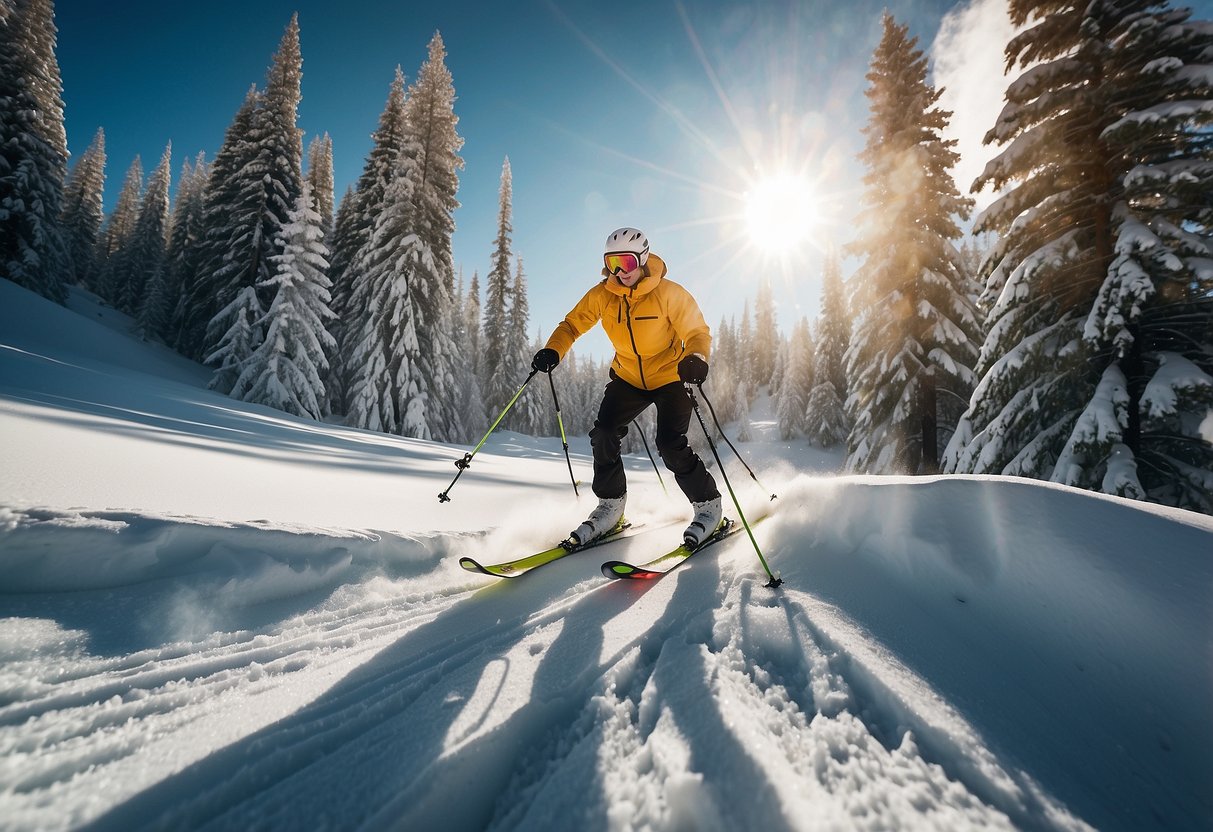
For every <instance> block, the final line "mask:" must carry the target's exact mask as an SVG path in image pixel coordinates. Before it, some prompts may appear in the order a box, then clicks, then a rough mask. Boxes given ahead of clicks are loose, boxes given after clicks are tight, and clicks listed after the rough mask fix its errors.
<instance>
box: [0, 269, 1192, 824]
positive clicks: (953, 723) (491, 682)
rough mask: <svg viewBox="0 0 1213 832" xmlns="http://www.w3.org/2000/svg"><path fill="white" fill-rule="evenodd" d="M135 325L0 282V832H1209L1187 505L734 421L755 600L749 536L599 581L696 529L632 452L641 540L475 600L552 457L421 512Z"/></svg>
mask: <svg viewBox="0 0 1213 832" xmlns="http://www.w3.org/2000/svg"><path fill="white" fill-rule="evenodd" d="M128 324H129V322H128V321H127V320H126V319H124V318H123V317H122V316H120V315H117V313H114V312H112V311H111V310H107V309H105V308H104V307H101V306H100V305H98V304H97V303H96V302H95V300H94V299H92V298H90V297H89V296H88V295H86V294H83V293H79V292H77V293H76V294H75V295H74V296H73V298H72V302H71V309H70V310H68V309H63V308H60V307H57V306H54V305H53V304H50V303H47V302H45V301H43V300H41V299H39V298H36V297H35V296H33V295H32V294H30V293H28V292H25V291H24V290H21V289H18V288H16V287H15V286H13V285H12V284H9V283H7V282H5V281H0V436H3V437H4V441H3V442H2V443H0V828H4V829H40V830H41V829H62V828H70V827H80V826H85V825H88V826H90V828H95V829H122V830H127V829H135V828H162V829H183V828H193V827H200V826H210V827H212V828H230V829H247V828H280V829H318V828H338V829H347V828H383V827H392V828H404V829H486V828H489V829H526V830H533V829H578V830H581V829H646V828H647V829H707V830H712V829H720V830H734V829H763V830H767V829H882V830H883V829H898V828H908V829H948V830H952V829H965V828H978V827H980V828H1023V829H1086V828H1092V827H1093V828H1098V829H1110V830H1112V829H1124V830H1137V829H1153V828H1167V829H1208V828H1210V826H1211V825H1213V790H1210V788H1209V786H1210V784H1211V783H1213V751H1211V749H1213V708H1211V707H1210V704H1211V703H1213V673H1211V672H1210V671H1211V670H1213V663H1211V662H1213V650H1211V649H1210V648H1211V647H1213V639H1211V635H1213V626H1211V625H1213V563H1211V560H1213V521H1211V520H1210V518H1208V517H1204V516H1200V515H1196V514H1192V513H1186V512H1181V511H1176V510H1168V509H1165V508H1160V507H1157V506H1150V505H1145V504H1141V503H1135V502H1130V501H1127V500H1122V499H1118V498H1115V497H1107V496H1101V495H1096V494H1091V493H1087V492H1082V491H1077V490H1075V489H1071V488H1067V487H1065V486H1060V485H1053V484H1047V483H1041V482H1034V481H1028V480H1016V479H1009V478H995V477H938V478H914V479H911V478H889V477H834V476H830V475H829V473H828V472H829V471H831V470H833V469H835V468H836V467H837V466H838V464H839V462H840V458H839V455H838V454H836V453H833V454H832V453H824V452H820V451H816V450H814V449H812V448H809V447H807V446H806V445H805V444H804V443H797V442H790V443H789V442H780V441H778V440H776V439H774V438H772V437H774V436H775V435H777V430H776V427H775V425H774V424H773V421H771V420H769V419H765V418H764V417H763V416H762V415H759V416H758V417H757V418H756V422H757V423H756V424H755V425H754V426H753V433H754V434H755V436H756V437H757V438H756V440H755V441H754V442H749V443H744V444H740V445H739V450H741V451H742V453H744V454H746V455H747V458H748V459H749V460H750V461H751V463H752V465H753V466H754V468H755V471H756V472H757V474H758V476H759V479H760V480H761V481H762V487H759V486H758V485H756V484H755V483H754V482H752V481H751V480H750V479H749V477H748V476H747V475H746V474H745V472H744V470H742V469H740V468H739V467H738V468H733V467H732V466H731V467H730V469H729V471H730V475H731V479H732V482H733V483H734V487H735V488H736V490H737V493H738V494H739V496H740V497H741V499H742V501H743V508H744V509H745V511H746V513H747V516H749V517H751V518H757V517H760V516H762V515H763V514H764V513H765V512H768V511H771V512H773V513H772V515H771V516H770V517H769V518H768V519H765V520H764V521H763V522H761V523H759V524H758V525H756V526H755V528H754V534H755V537H756V539H757V541H758V543H759V545H761V547H762V549H763V552H764V554H765V555H766V557H767V559H768V560H769V561H770V562H771V564H772V567H773V568H775V569H778V570H780V571H781V572H782V574H783V577H784V580H785V584H784V586H783V587H781V588H780V589H779V590H778V591H772V590H770V589H767V588H764V586H763V583H764V582H765V576H764V575H763V574H762V572H761V569H760V567H759V564H758V561H757V557H756V555H755V553H754V550H753V548H752V546H751V544H750V542H749V540H748V539H746V536H745V535H739V536H737V537H734V538H733V539H732V540H731V541H730V542H729V543H727V544H723V545H721V546H719V547H717V548H716V549H715V550H712V551H711V552H710V553H708V552H705V553H704V554H703V555H701V556H698V557H696V558H695V559H693V560H691V561H690V562H689V563H687V564H686V566H684V567H683V568H682V569H680V570H678V571H677V572H675V573H673V574H671V575H669V576H667V577H666V578H665V579H663V580H661V581H658V582H653V583H643V584H631V583H622V582H614V583H612V582H608V581H607V580H606V579H604V578H602V577H601V576H600V575H599V572H598V566H599V563H600V562H601V561H602V560H604V559H607V558H608V557H610V558H623V559H629V558H631V559H645V558H647V557H649V556H651V555H653V554H656V553H657V552H660V551H662V550H664V549H665V548H667V547H668V546H669V544H670V543H671V542H672V541H673V539H675V538H676V537H677V536H678V531H679V529H680V528H681V524H682V523H684V522H685V521H686V517H687V516H688V514H689V512H688V509H687V506H686V504H685V502H684V501H683V500H682V498H681V497H675V498H667V497H666V496H665V495H663V493H662V490H661V488H660V486H659V485H658V483H657V478H656V476H655V475H654V474H653V472H652V469H651V467H649V463H648V460H647V459H632V460H629V463H628V467H629V477H630V482H631V503H630V506H629V516H630V517H631V519H632V520H633V521H634V522H637V523H643V524H645V526H646V528H647V529H648V530H647V531H644V532H642V533H640V534H638V535H637V536H635V537H633V538H630V539H628V540H626V541H619V542H617V543H614V544H610V545H609V546H607V547H604V548H601V549H598V550H595V551H593V552H587V553H584V554H580V555H576V556H573V557H570V558H567V559H565V560H562V561H558V562H557V563H554V564H552V565H550V566H548V567H545V568H543V569H541V570H539V571H537V572H535V573H533V574H531V575H528V576H525V577H523V578H520V579H517V580H513V581H497V580H495V579H492V578H488V577H483V576H477V575H473V574H469V573H466V572H464V571H462V570H461V569H459V567H458V566H457V564H456V560H457V557H458V556H459V555H462V554H473V555H477V556H480V557H482V558H484V559H486V560H493V559H497V558H505V557H507V556H511V555H514V554H517V553H521V552H525V551H528V550H533V549H535V548H538V547H541V546H546V545H548V544H549V543H550V542H551V541H552V540H554V539H557V538H558V537H560V536H562V535H563V534H564V533H565V532H567V531H568V529H570V528H572V526H574V525H575V524H576V522H577V521H578V520H580V519H581V517H582V516H583V515H584V513H585V512H586V511H587V510H588V508H589V507H590V505H591V504H592V502H593V501H592V498H591V497H590V495H589V494H588V488H586V487H585V486H584V485H583V486H582V491H583V494H582V497H581V499H580V500H577V499H576V498H574V496H573V494H572V488H571V485H570V483H569V480H568V472H567V469H566V467H565V462H564V458H563V454H562V453H561V450H560V446H559V443H558V442H554V441H551V440H536V439H531V438H529V437H522V436H518V435H513V434H502V435H500V436H496V437H494V438H493V440H492V441H491V442H490V443H489V445H487V446H486V448H485V449H484V450H482V451H481V452H480V454H478V455H477V456H476V459H475V461H474V463H473V465H472V467H471V468H469V469H468V470H467V471H466V472H465V473H464V475H463V476H462V477H461V479H460V481H459V482H458V484H457V485H456V486H455V488H453V489H452V490H451V497H452V501H451V502H450V503H447V504H439V502H438V500H437V494H438V492H439V491H441V490H442V489H443V488H444V487H446V486H447V485H448V484H449V482H450V480H451V478H452V477H453V476H454V474H455V473H456V469H455V467H454V465H453V462H454V461H455V460H456V459H458V458H459V457H460V456H462V454H463V453H464V451H465V450H466V449H464V448H454V447H449V446H442V445H438V444H435V443H430V442H422V441H412V440H404V439H399V438H392V437H388V436H382V435H377V434H372V433H368V432H363V431H357V430H350V429H346V428H342V427H336V426H332V425H325V424H320V423H315V422H309V421H306V420H301V419H296V418H293V417H290V416H287V415H285V414H282V413H278V412H275V411H272V410H269V409H266V408H262V407H258V406H255V405H247V404H243V403H240V402H235V401H232V400H230V399H227V398H225V397H223V396H220V395H218V394H216V393H214V392H212V391H208V390H206V389H205V384H206V381H207V378H208V375H209V374H208V373H207V371H205V370H204V369H202V368H199V367H197V366H196V365H193V364H191V363H189V362H187V361H184V360H182V359H180V358H178V357H176V356H174V355H172V353H170V352H169V351H167V350H165V349H163V348H160V347H157V346H155V345H150V344H142V343H139V342H138V341H137V340H135V339H133V338H132V337H131V336H129V335H127V334H126V333H125V329H126V327H127V326H128ZM767 404H768V405H769V403H767ZM765 412H769V407H766V408H765ZM756 413H759V414H762V413H764V408H761V407H760V408H758V409H756ZM573 450H574V458H573V463H574V470H575V472H576V473H577V475H578V476H579V477H580V478H581V479H583V480H585V481H587V482H588V480H589V477H590V468H589V457H588V443H587V442H586V441H585V440H584V439H583V438H578V439H576V440H574V441H573ZM724 453H725V454H730V452H729V451H728V450H727V448H726V449H724ZM646 469H647V470H646ZM669 479H670V478H668V477H667V481H669ZM671 487H672V484H671ZM768 489H769V490H773V491H775V492H776V493H778V495H779V497H778V499H777V500H775V501H774V502H771V501H768V500H767V496H768ZM731 513H733V514H735V511H734V512H731ZM490 532H491V534H490Z"/></svg>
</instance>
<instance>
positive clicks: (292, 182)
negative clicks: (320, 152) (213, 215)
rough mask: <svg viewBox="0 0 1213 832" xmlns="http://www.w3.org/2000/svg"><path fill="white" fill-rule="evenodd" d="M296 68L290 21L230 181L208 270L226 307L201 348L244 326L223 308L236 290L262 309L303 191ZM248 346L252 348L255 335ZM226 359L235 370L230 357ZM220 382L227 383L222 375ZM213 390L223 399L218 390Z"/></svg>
mask: <svg viewBox="0 0 1213 832" xmlns="http://www.w3.org/2000/svg"><path fill="white" fill-rule="evenodd" d="M302 67H303V58H302V55H301V53H300V50H299V20H298V15H292V17H291V21H290V23H289V24H288V25H287V28H286V32H285V33H284V34H283V36H282V41H281V42H280V43H279V45H278V51H277V52H275V53H274V58H273V61H272V62H271V64H270V68H269V71H268V73H267V74H266V84H265V92H264V94H263V95H262V96H261V97H260V101H259V105H260V106H258V107H257V108H256V110H255V111H254V113H253V118H252V123H251V125H250V127H251V130H250V136H249V142H248V144H249V149H250V150H251V151H252V154H253V155H252V161H251V164H249V165H248V166H247V167H246V168H244V169H243V170H241V171H240V172H239V173H238V174H237V176H236V185H237V188H236V191H237V192H236V198H235V200H234V201H233V203H232V206H231V207H232V208H234V209H235V210H234V211H233V212H232V213H231V214H230V215H229V216H230V220H229V223H228V224H227V227H226V229H224V230H226V232H227V234H226V235H225V234H223V232H222V231H221V232H220V234H219V235H218V236H219V239H220V241H221V240H222V238H223V237H224V236H226V237H227V240H228V241H229V245H228V246H227V248H226V252H225V253H224V254H223V255H222V261H221V262H222V264H221V265H220V266H219V268H218V269H216V270H215V271H214V279H215V281H216V283H217V284H218V301H219V302H220V303H226V304H227V305H225V306H224V307H223V309H221V310H220V311H219V313H217V314H216V315H215V316H214V317H213V318H212V319H211V320H210V322H209V323H208V324H207V342H208V343H211V344H214V343H217V342H218V341H220V340H223V334H224V333H226V332H227V330H228V328H229V327H232V326H236V327H238V328H243V327H244V326H245V325H246V323H245V322H242V321H237V320H235V318H234V317H233V314H234V310H236V309H241V308H244V307H243V306H239V305H237V306H233V305H232V303H231V301H232V299H234V298H235V297H236V296H237V295H238V294H240V292H241V290H242V289H244V288H247V287H250V286H251V287H262V289H261V293H262V294H261V295H260V298H259V300H260V306H261V307H262V308H263V309H264V308H265V307H266V305H268V303H269V302H271V301H272V298H271V297H270V296H269V294H268V291H269V289H268V287H270V286H272V285H273V284H271V283H270V282H269V281H270V278H271V277H272V275H273V262H274V261H273V258H274V257H276V256H277V255H279V254H281V253H282V242H281V239H282V238H281V230H282V228H283V227H284V226H285V225H286V223H287V222H289V216H290V212H291V210H292V209H293V208H294V206H295V203H296V202H297V201H298V199H299V194H300V193H301V192H302V190H303V146H302V136H301V134H300V131H299V128H298V127H297V126H296V123H297V121H298V110H299V100H300V98H301V92H300V81H301V79H302V75H303V69H302ZM220 250H221V251H222V250H223V249H222V248H221V249H220ZM252 326H254V327H256V326H257V324H255V323H254V324H252ZM254 340H256V341H257V342H258V343H259V342H260V338H259V337H256V336H254ZM229 343H232V342H231V341H230V340H229ZM244 358H245V359H247V358H248V356H244ZM232 360H234V361H236V362H237V363H239V359H238V358H233V359H232ZM221 375H222V376H223V377H224V378H229V377H230V373H228V372H227V371H226V370H225V371H223V372H222V373H221ZM219 389H221V390H224V391H225V392H226V389H225V388H224V387H222V386H221V387H219Z"/></svg>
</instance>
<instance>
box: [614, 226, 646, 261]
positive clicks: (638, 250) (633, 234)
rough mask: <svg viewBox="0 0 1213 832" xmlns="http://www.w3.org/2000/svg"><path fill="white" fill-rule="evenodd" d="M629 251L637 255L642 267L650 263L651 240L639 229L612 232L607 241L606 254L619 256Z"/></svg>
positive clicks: (620, 229)
mask: <svg viewBox="0 0 1213 832" xmlns="http://www.w3.org/2000/svg"><path fill="white" fill-rule="evenodd" d="M624 251H628V252H631V253H632V254H635V255H636V257H637V258H638V259H639V260H640V265H642V266H643V265H644V264H645V263H647V262H649V238H648V237H646V236H644V232H643V231H641V230H640V229H638V228H627V227H624V228H618V229H616V230H615V231H613V232H611V236H609V237H607V239H606V248H605V249H604V251H603V253H604V254H618V253H620V252H624Z"/></svg>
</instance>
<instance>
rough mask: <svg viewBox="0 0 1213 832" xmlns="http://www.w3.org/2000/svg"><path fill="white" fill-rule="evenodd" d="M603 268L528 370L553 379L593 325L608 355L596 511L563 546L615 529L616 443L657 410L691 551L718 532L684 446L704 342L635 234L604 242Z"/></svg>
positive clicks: (703, 472) (618, 492)
mask: <svg viewBox="0 0 1213 832" xmlns="http://www.w3.org/2000/svg"><path fill="white" fill-rule="evenodd" d="M603 263H604V264H605V267H604V268H603V270H602V274H603V276H604V277H605V280H603V281H601V282H600V283H598V284H597V285H595V286H594V287H593V288H591V289H590V290H589V291H588V292H586V294H585V296H584V297H583V298H582V299H581V300H580V301H578V303H577V305H576V306H575V307H573V310H572V311H571V312H569V314H568V315H566V316H565V318H564V320H563V321H561V322H560V324H559V325H558V326H557V327H556V329H555V330H554V331H553V332H552V337H551V338H549V339H548V341H547V345H546V346H545V347H544V348H543V349H541V350H540V351H539V352H537V353H535V358H534V360H532V362H531V368H532V369H534V370H538V371H540V372H544V373H550V372H551V371H552V370H553V369H555V367H556V365H557V364H559V363H560V360H561V359H562V358H563V357H564V356H565V354H566V353H567V352H568V351H569V348H570V347H572V346H573V342H574V341H576V340H577V339H578V338H579V337H580V336H581V335H583V334H584V333H585V332H586V331H588V330H589V329H590V328H592V327H593V326H594V324H596V323H598V322H599V321H601V322H602V328H603V329H604V330H605V331H606V334H607V335H608V336H609V337H610V339H611V344H612V346H614V347H615V358H614V359H613V360H612V361H611V369H610V378H611V380H610V382H608V383H607V386H606V390H605V391H604V393H603V396H602V403H601V404H600V405H599V407H598V418H597V420H596V421H595V422H594V428H593V429H592V430H591V431H590V444H591V445H592V446H593V449H594V486H593V488H594V494H595V495H596V496H597V497H598V505H597V507H595V509H594V510H593V511H592V512H590V516H589V517H587V518H586V520H585V522H584V523H582V524H581V525H580V526H578V527H577V528H576V529H575V530H574V531H573V532H572V533H571V534H570V535H569V537H570V538H571V541H572V543H574V544H577V545H580V544H584V543H588V542H589V541H591V540H593V539H594V538H596V537H599V536H600V535H602V534H605V533H606V532H609V531H611V530H612V529H613V528H615V526H616V525H617V524H619V523H620V522H621V521H622V519H623V507H624V504H625V503H626V502H627V482H626V480H625V477H624V470H623V461H622V460H621V459H620V443H621V441H622V440H623V437H624V436H626V435H627V432H628V423H629V422H631V421H632V420H633V419H635V418H636V417H637V416H639V415H640V414H641V413H642V412H643V411H644V410H645V409H646V408H647V407H648V406H649V405H651V404H655V405H657V450H658V452H660V454H661V459H662V461H663V462H664V463H665V465H666V467H667V468H669V469H670V471H671V472H673V474H674V479H675V481H676V482H677V483H678V486H679V488H681V489H682V491H683V493H684V494H686V496H687V498H688V499H689V500H690V501H691V507H692V508H693V509H694V512H695V516H694V517H693V518H692V520H691V524H690V525H689V526H687V528H686V531H684V532H683V540H684V542H685V543H686V544H687V545H688V546H692V547H693V546H695V545H696V544H698V543H700V542H701V541H702V540H704V539H705V538H706V537H708V536H709V535H710V534H711V533H712V532H714V531H715V530H716V529H717V527H718V526H719V525H720V522H721V505H720V491H719V490H718V489H717V488H716V481H715V480H714V479H712V475H711V474H710V473H708V470H707V468H706V467H704V464H703V460H701V459H700V458H699V456H698V455H697V454H696V453H695V452H694V451H693V450H692V449H691V446H690V443H689V442H688V441H687V428H688V426H689V425H690V422H691V409H692V403H691V397H690V395H689V394H688V391H687V388H686V387H685V386H684V385H687V384H702V383H703V382H704V380H705V379H707V377H708V360H707V359H708V349H709V347H710V346H711V343H712V336H711V332H710V330H709V329H708V325H707V324H706V323H705V322H704V319H703V313H702V312H700V310H699V304H697V303H696V302H695V298H693V297H692V296H691V293H690V292H688V291H687V290H686V289H684V288H683V287H682V286H680V285H679V284H677V283H675V282H674V281H672V280H670V279H668V278H667V277H666V276H665V275H666V267H665V262H664V261H662V259H661V258H660V257H658V256H657V255H656V254H652V253H651V252H650V251H649V241H648V238H647V237H645V235H644V234H643V233H641V232H640V231H638V230H636V229H635V228H620V229H618V230H617V231H615V232H613V233H612V234H611V235H610V236H609V237H607V240H606V250H605V252H604V254H603Z"/></svg>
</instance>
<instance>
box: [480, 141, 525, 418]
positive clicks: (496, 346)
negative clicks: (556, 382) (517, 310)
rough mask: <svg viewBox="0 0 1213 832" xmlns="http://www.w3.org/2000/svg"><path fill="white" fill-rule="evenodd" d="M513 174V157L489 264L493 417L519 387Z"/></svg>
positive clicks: (487, 379)
mask: <svg viewBox="0 0 1213 832" xmlns="http://www.w3.org/2000/svg"><path fill="white" fill-rule="evenodd" d="M513 183H514V179H513V174H512V173H511V171H510V160H509V157H506V160H505V162H504V163H502V165H501V186H500V189H499V191H498V208H497V237H496V238H495V239H494V240H493V257H492V264H491V265H490V267H489V273H488V277H487V278H486V283H487V286H486V288H485V291H486V296H485V302H484V353H483V355H484V364H483V367H484V369H483V374H482V375H481V380H482V381H481V389H482V390H483V392H484V405H485V407H486V408H487V411H488V415H489V418H490V419H493V418H496V416H495V414H497V413H500V412H501V411H502V410H503V409H504V408H505V406H506V404H507V403H508V402H509V400H510V399H512V398H513V397H514V393H515V392H517V389H518V380H516V379H515V376H514V374H513V373H511V372H510V371H511V370H512V368H511V367H510V359H509V356H510V352H509V337H510V332H509V328H510V324H509V314H510V306H511V305H512V299H511V297H510V287H511V283H510V260H511V259H512V258H513V256H514V255H513V251H512V250H511V245H512V243H511V235H512V234H513V233H514V226H513V222H512V220H511V216H512V214H513V188H514V184H513Z"/></svg>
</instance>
